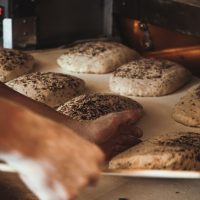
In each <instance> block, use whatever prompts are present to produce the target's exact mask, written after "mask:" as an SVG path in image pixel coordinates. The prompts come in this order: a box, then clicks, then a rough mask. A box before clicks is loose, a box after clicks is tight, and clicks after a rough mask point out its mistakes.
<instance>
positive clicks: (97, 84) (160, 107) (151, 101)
mask: <svg viewBox="0 0 200 200" xmlns="http://www.w3.org/2000/svg"><path fill="white" fill-rule="evenodd" d="M64 52H65V50H64V49H51V50H44V51H43V50H42V51H35V52H31V53H32V55H33V56H34V57H35V59H36V61H37V64H36V67H35V71H41V72H47V71H51V72H59V73H65V74H71V75H74V76H77V77H79V78H82V79H83V80H84V81H85V82H86V86H87V88H88V89H89V90H90V91H92V92H106V93H110V90H109V86H108V83H109V77H110V74H103V75H102V74H101V75H97V74H80V73H69V72H66V71H65V70H64V69H62V68H60V67H59V66H58V65H57V63H56V59H57V58H58V57H59V56H60V55H61V54H62V53H64ZM198 83H200V79H198V78H195V77H194V78H193V80H192V81H191V82H190V83H189V84H187V85H186V86H185V87H183V88H182V89H180V90H178V91H176V92H175V93H173V94H170V95H167V96H163V97H130V96H129V97H130V98H133V99H134V100H136V101H138V102H139V103H141V104H142V105H143V107H144V111H145V115H144V117H143V118H142V119H141V120H140V121H139V122H138V124H137V126H139V127H140V128H141V129H142V130H143V137H142V139H143V140H145V139H148V138H152V137H154V136H158V135H161V134H166V133H169V132H176V131H191V132H192V131H194V132H197V133H200V128H193V127H186V126H184V125H182V124H179V123H177V122H175V121H174V120H173V119H172V110H173V107H174V105H175V104H176V103H177V102H178V101H179V99H180V97H182V96H183V95H185V93H186V91H187V89H189V88H191V87H192V86H193V85H195V84H198ZM2 165H3V164H2ZM6 169H7V170H8V171H9V168H6ZM0 170H1V167H0ZM10 170H11V171H13V169H10ZM102 175H112V176H128V177H145V178H146V177H149V178H186V179H195V178H196V179H199V178H200V172H199V171H171V170H108V169H105V170H104V171H103V172H102Z"/></svg>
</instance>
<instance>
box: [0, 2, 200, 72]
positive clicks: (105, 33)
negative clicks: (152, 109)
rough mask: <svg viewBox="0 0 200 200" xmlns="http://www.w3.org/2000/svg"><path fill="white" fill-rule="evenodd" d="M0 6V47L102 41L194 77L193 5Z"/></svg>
mask: <svg viewBox="0 0 200 200" xmlns="http://www.w3.org/2000/svg"><path fill="white" fill-rule="evenodd" d="M0 6H1V7H0V9H1V10H0V17H1V18H0V20H1V38H2V41H3V45H4V47H11V48H20V49H29V48H34V49H35V48H36V49H37V48H49V47H58V46H62V45H67V44H69V43H72V42H74V41H76V40H83V39H91V38H108V39H115V40H120V41H121V42H123V43H125V44H126V45H128V46H131V47H133V48H135V49H137V50H138V51H140V52H141V53H142V54H144V55H146V56H153V57H164V58H170V59H172V60H175V61H178V62H181V63H184V64H186V65H189V66H190V67H192V70H194V71H195V73H198V69H197V66H198V65H199V61H198V57H199V54H200V47H199V45H200V26H198V22H199V21H200V2H199V1H198V0H148V1H147V0H84V1H83V0H59V1H54V0H15V1H12V0H0ZM10 33H12V34H10Z"/></svg>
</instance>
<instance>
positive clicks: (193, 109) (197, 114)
mask: <svg viewBox="0 0 200 200" xmlns="http://www.w3.org/2000/svg"><path fill="white" fill-rule="evenodd" d="M173 118H174V120H175V121H177V122H179V123H181V124H184V125H186V126H194V127H200V85H197V86H195V87H194V88H192V89H191V90H189V91H188V92H187V94H186V95H185V96H184V97H182V98H181V99H180V101H179V102H178V103H177V104H176V105H175V107H174V110H173Z"/></svg>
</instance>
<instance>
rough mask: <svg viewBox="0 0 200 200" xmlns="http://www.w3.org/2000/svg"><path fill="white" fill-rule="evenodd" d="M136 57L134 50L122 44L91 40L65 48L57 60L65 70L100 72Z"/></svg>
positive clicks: (109, 70)
mask: <svg viewBox="0 0 200 200" xmlns="http://www.w3.org/2000/svg"><path fill="white" fill-rule="evenodd" d="M138 57H139V55H138V53H137V52H136V51H134V50H133V49H130V48H128V47H126V46H124V45H123V44H120V43H116V42H105V41H91V42H86V43H80V44H77V45H76V46H73V47H71V48H68V49H66V52H65V53H64V54H63V55H61V56H60V57H59V58H58V59H57V62H58V64H59V65H60V66H61V67H62V68H64V69H65V70H67V71H72V72H80V73H97V74H102V73H108V72H111V71H114V70H115V69H116V68H117V67H119V66H121V65H122V64H124V63H127V62H129V61H131V60H133V59H135V58H138Z"/></svg>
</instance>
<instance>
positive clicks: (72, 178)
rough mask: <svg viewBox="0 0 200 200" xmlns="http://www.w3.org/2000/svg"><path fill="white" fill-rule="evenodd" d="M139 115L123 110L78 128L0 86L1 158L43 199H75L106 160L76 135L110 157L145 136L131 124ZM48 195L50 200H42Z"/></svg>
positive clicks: (94, 177) (48, 110) (68, 120)
mask: <svg viewBox="0 0 200 200" xmlns="http://www.w3.org/2000/svg"><path fill="white" fill-rule="evenodd" d="M141 114H142V113H140V112H139V111H125V112H122V113H113V114H109V115H106V116H104V117H101V118H99V119H97V120H94V121H91V122H88V123H80V122H77V121H75V120H72V119H70V118H68V117H66V116H65V115H62V114H60V113H58V112H56V111H54V110H53V109H51V108H50V107H48V106H46V105H44V104H42V103H39V102H36V101H34V100H31V99H29V98H27V97H25V96H23V95H21V94H19V93H17V92H15V91H14V90H12V89H10V88H8V87H7V86H6V85H4V84H3V83H0V159H2V160H5V161H6V162H7V163H9V164H10V165H11V166H14V168H15V169H16V170H17V171H18V172H19V174H20V175H21V178H22V180H23V181H24V182H25V183H26V185H27V186H29V188H30V189H32V191H33V192H34V193H35V194H36V195H37V196H38V197H40V199H48V200H49V199H52V195H57V196H55V197H54V198H53V199H56V200H66V199H68V200H69V199H73V198H74V197H75V196H76V195H77V194H78V193H79V192H80V190H81V189H82V188H83V187H84V186H86V185H88V184H89V183H91V182H94V181H95V180H96V178H97V177H98V175H99V174H100V167H101V165H102V163H103V160H104V159H103V158H104V157H103V154H102V152H101V151H100V150H99V148H98V147H97V146H96V145H94V144H92V143H90V142H88V141H86V140H84V139H82V138H81V137H79V136H78V135H77V134H75V133H78V134H79V135H81V136H82V137H83V138H85V139H87V140H89V141H92V142H93V143H96V144H97V145H98V146H99V147H101V149H102V150H103V151H104V153H105V154H106V157H107V158H110V157H112V156H113V155H115V154H116V153H119V152H118V151H122V150H124V148H127V147H130V146H132V145H134V144H136V143H138V142H139V141H140V140H139V139H138V137H141V136H142V132H141V131H140V129H138V128H136V127H135V126H134V125H133V124H129V123H128V122H129V121H130V120H131V121H133V122H136V121H137V120H138V119H139V117H140V116H141ZM124 136H126V137H124ZM124 144H126V146H125V147H124V146H123V145H124ZM127 145H128V146H127ZM111 147H112V148H111ZM115 148H116V149H115ZM30 163H31V165H30ZM32 166H33V169H32V172H30V170H31V168H32ZM27 169H28V170H27ZM37 170H38V171H37ZM58 186H59V190H58ZM48 194H49V195H50V197H51V198H50V197H46V198H43V197H44V196H43V195H48ZM66 195H67V196H66Z"/></svg>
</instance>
